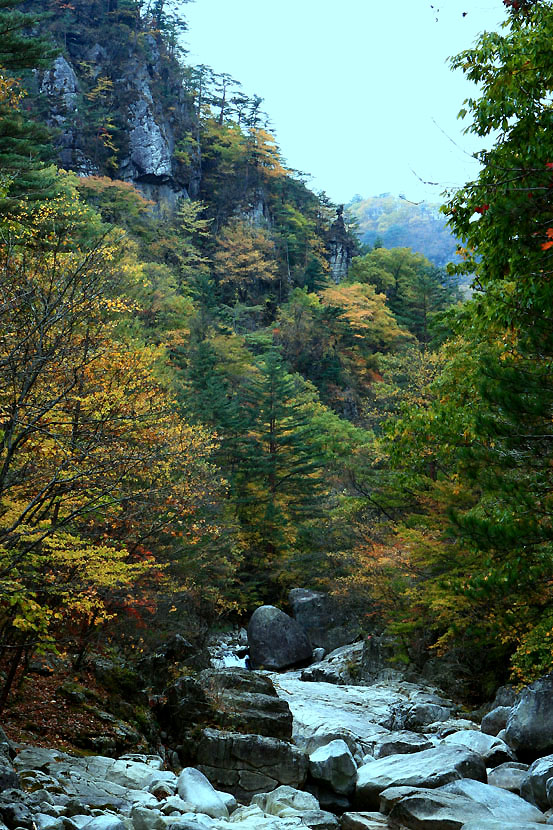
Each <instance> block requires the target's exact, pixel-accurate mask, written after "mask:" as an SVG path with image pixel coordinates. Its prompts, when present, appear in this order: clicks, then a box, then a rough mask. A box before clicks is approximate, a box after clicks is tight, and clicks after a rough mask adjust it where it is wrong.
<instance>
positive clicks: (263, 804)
mask: <svg viewBox="0 0 553 830" xmlns="http://www.w3.org/2000/svg"><path fill="white" fill-rule="evenodd" d="M251 803H252V804H254V805H256V806H257V807H259V808H260V809H261V810H263V812H264V813H266V814H267V815H270V816H279V817H281V818H287V817H289V816H297V815H301V814H302V813H306V812H309V811H313V810H318V809H319V802H318V801H317V799H316V798H315V796H313V795H311V794H310V793H306V792H303V791H302V790H297V789H296V788H295V787H286V786H282V787H277V789H276V790H274V791H273V792H271V793H258V794H257V795H254V796H253V798H252V801H251Z"/></svg>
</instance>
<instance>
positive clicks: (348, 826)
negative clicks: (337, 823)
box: [342, 813, 390, 830]
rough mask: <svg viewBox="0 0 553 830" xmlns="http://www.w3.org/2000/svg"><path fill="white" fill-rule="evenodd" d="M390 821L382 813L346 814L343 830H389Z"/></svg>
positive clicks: (343, 820)
mask: <svg viewBox="0 0 553 830" xmlns="http://www.w3.org/2000/svg"><path fill="white" fill-rule="evenodd" d="M389 826H390V825H389V824H388V819H387V818H386V816H383V815H381V814H380V813H344V814H343V816H342V830H388V827H389Z"/></svg>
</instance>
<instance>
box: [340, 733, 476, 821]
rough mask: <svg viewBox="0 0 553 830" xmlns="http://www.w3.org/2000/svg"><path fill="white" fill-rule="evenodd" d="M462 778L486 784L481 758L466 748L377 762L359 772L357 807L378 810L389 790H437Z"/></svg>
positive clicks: (441, 748) (418, 753)
mask: <svg viewBox="0 0 553 830" xmlns="http://www.w3.org/2000/svg"><path fill="white" fill-rule="evenodd" d="M459 778H474V779H476V780H479V781H485V780H486V766H485V764H484V762H483V760H482V758H481V757H480V756H479V755H476V754H475V753H474V752H470V751H469V750H468V749H465V748H464V747H454V746H445V745H441V746H437V747H435V748H434V749H426V750H424V751H423V752H416V753H415V754H412V755H391V756H388V757H386V758H378V759H377V760H375V761H370V762H369V763H368V764H365V765H364V766H362V767H360V769H359V770H358V771H357V788H356V792H355V804H356V806H358V807H360V808H361V809H368V810H377V809H378V807H379V796H380V793H381V792H382V791H383V790H385V789H387V788H388V787H396V786H409V787H423V788H428V787H430V788H435V787H441V786H443V785H444V784H448V783H449V782H450V781H455V780H457V779H459Z"/></svg>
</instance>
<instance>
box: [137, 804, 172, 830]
mask: <svg viewBox="0 0 553 830" xmlns="http://www.w3.org/2000/svg"><path fill="white" fill-rule="evenodd" d="M131 819H132V823H133V827H134V830H166V826H165V822H164V821H163V817H162V815H161V813H160V812H159V810H152V809H150V808H149V807H133V809H132V811H131Z"/></svg>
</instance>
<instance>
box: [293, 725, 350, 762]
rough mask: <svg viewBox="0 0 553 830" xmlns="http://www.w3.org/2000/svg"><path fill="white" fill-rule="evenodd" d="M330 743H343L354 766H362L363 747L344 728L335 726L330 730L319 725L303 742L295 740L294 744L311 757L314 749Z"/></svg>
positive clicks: (329, 727)
mask: <svg viewBox="0 0 553 830" xmlns="http://www.w3.org/2000/svg"><path fill="white" fill-rule="evenodd" d="M331 741H343V742H344V743H345V744H346V745H347V747H348V749H349V751H350V752H351V754H352V756H353V759H354V761H355V763H356V765H357V766H358V767H359V766H361V765H362V763H363V758H364V757H365V753H364V752H363V747H362V746H361V743H360V741H358V740H357V738H356V737H355V735H354V734H353V733H352V732H350V730H349V729H346V728H345V727H340V726H337V727H334V728H332V727H331V726H326V725H325V724H321V725H320V726H318V727H317V728H316V729H315V730H314V731H313V732H312V734H311V735H309V736H308V737H306V738H305V740H304V741H301V740H300V741H297V740H296V743H297V745H298V746H300V747H301V749H304V750H305V751H306V752H307V754H308V755H311V754H312V753H313V752H315V750H316V749H319V747H321V746H326V745H327V744H329V743H331Z"/></svg>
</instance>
